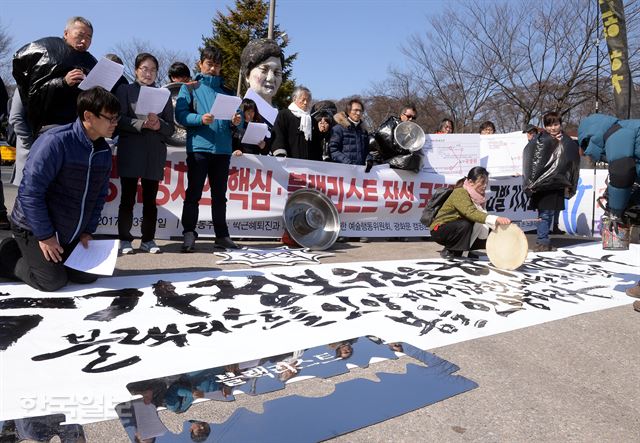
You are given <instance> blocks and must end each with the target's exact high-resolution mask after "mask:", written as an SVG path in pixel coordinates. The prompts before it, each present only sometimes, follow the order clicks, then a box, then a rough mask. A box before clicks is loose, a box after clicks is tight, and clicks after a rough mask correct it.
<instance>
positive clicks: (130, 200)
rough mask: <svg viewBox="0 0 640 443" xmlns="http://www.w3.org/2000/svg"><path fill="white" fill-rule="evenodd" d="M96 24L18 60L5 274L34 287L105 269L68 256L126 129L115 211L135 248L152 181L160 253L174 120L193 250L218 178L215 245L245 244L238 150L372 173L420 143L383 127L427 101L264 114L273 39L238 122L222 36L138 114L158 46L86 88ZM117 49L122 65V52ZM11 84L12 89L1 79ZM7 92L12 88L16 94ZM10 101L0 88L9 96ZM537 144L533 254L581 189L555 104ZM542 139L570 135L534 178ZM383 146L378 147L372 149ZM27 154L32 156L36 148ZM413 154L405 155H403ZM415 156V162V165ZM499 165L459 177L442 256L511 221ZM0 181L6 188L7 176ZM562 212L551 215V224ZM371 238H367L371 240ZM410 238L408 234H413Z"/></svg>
mask: <svg viewBox="0 0 640 443" xmlns="http://www.w3.org/2000/svg"><path fill="white" fill-rule="evenodd" d="M92 38H93V26H92V25H91V23H90V22H89V21H88V20H86V19H85V18H82V17H72V18H71V19H69V21H68V22H67V24H66V27H65V29H64V33H63V37H62V38H59V37H47V38H43V39H40V40H37V41H35V42H31V43H29V44H27V45H25V46H23V47H22V48H20V49H19V50H18V51H17V52H16V54H15V56H14V60H13V74H14V78H15V81H16V85H17V89H16V92H15V93H14V95H13V98H12V99H11V101H10V108H9V110H8V114H9V115H8V121H9V123H10V127H11V128H12V130H13V131H14V133H15V144H16V152H17V154H16V156H17V159H16V163H15V167H14V176H13V178H12V182H13V183H14V184H16V185H18V186H19V189H18V196H17V199H16V202H15V204H14V208H13V212H12V214H11V216H10V217H8V214H7V211H6V208H5V205H4V201H3V200H0V229H11V230H12V231H13V236H12V237H11V238H8V239H5V240H4V241H3V242H2V244H1V245H0V250H1V255H0V276H3V277H9V278H18V279H20V280H22V281H24V282H26V283H28V284H29V285H31V286H33V287H35V288H38V289H41V290H45V291H52V290H56V289H58V288H60V287H62V286H64V285H65V284H66V282H67V281H69V280H71V281H77V282H89V281H93V280H95V276H92V275H90V274H84V273H79V272H78V271H73V270H71V269H69V268H66V267H64V265H63V262H64V260H65V258H66V257H68V255H69V253H70V252H71V251H72V250H73V248H74V247H75V246H76V245H77V244H78V243H82V244H83V245H85V246H86V245H87V243H88V241H89V240H90V239H91V238H92V234H93V233H94V232H95V230H96V228H97V223H98V217H99V215H100V212H101V210H102V207H103V205H104V202H105V197H106V195H107V190H108V181H109V176H110V173H111V155H110V154H111V148H112V146H111V145H110V144H109V143H112V144H114V143H113V142H112V141H111V140H117V143H115V144H116V145H117V169H118V175H119V177H120V185H121V193H120V204H119V209H118V220H119V222H118V237H119V240H120V252H121V253H122V254H131V253H133V252H134V246H133V242H134V240H135V239H134V237H133V235H132V234H131V228H132V221H133V211H134V206H135V202H136V194H137V192H138V186H140V187H141V189H142V213H143V219H142V220H143V222H142V226H141V234H142V236H141V242H140V246H139V250H141V251H143V252H148V253H152V254H155V253H160V252H161V249H160V247H159V246H158V245H157V244H156V243H155V231H156V219H157V212H158V208H157V206H156V196H157V192H158V186H159V182H160V181H161V180H162V178H163V176H164V165H165V161H166V156H167V145H168V144H169V143H170V141H171V136H172V135H173V133H174V130H175V128H176V125H175V124H174V121H175V122H176V123H178V124H179V125H180V126H182V127H183V128H185V130H186V163H187V177H188V187H187V190H186V195H185V198H184V202H183V210H182V216H181V221H182V227H183V245H182V251H183V252H192V251H194V249H195V244H196V240H197V237H198V233H197V231H196V225H197V223H198V215H199V201H200V199H201V197H202V193H203V190H204V185H205V180H206V179H207V178H208V179H209V183H210V192H211V201H212V204H211V217H212V220H213V226H214V231H215V243H216V245H217V246H219V247H223V248H238V246H237V245H236V243H235V242H234V241H233V240H232V239H231V238H230V235H229V229H228V227H227V221H226V197H225V195H226V190H227V181H228V176H229V164H230V158H231V156H232V155H243V154H253V155H273V156H284V157H291V158H299V159H303V160H314V161H330V162H336V163H342V164H350V165H360V166H363V167H365V171H366V172H368V171H369V170H370V169H371V167H372V166H373V165H374V162H387V163H389V164H390V165H391V166H392V167H393V166H394V163H393V161H392V160H390V158H389V157H394V156H398V155H400V154H402V155H403V157H402V158H403V161H404V162H405V163H404V164H405V165H409V164H411V163H410V161H409V160H408V159H410V157H411V153H408V152H404V151H402V149H401V148H397V152H392V153H388V154H389V155H388V156H385V155H380V153H383V151H384V149H383V148H381V147H379V146H378V143H377V142H379V141H380V139H379V138H378V137H377V136H378V135H379V132H381V128H382V126H384V125H391V126H392V127H393V128H395V127H396V126H397V125H398V124H401V123H404V122H407V121H415V119H416V117H417V110H416V107H415V105H413V104H410V103H408V104H405V105H403V106H402V108H401V109H400V112H399V115H398V116H397V117H396V116H392V117H391V118H390V119H388V120H387V121H386V122H385V123H383V125H382V126H381V128H379V129H378V131H376V130H369V129H368V128H366V126H365V123H364V121H363V116H364V113H365V106H364V103H363V102H362V101H361V100H360V99H357V98H354V99H351V100H349V101H348V102H347V104H346V106H345V108H344V110H338V109H337V106H336V105H335V103H333V102H330V101H324V102H318V103H316V104H314V105H313V106H312V104H313V97H312V91H311V90H309V89H308V88H307V87H304V86H302V85H300V86H297V87H296V88H295V89H294V91H293V93H292V95H291V103H290V105H289V106H288V107H287V108H286V109H281V110H279V111H277V116H276V117H275V120H273V121H271V120H269V119H268V118H267V116H263V115H261V113H260V106H261V104H260V103H257V101H258V102H262V101H264V102H265V103H267V104H268V105H271V104H272V98H273V95H274V94H275V93H276V92H277V90H278V88H279V87H280V84H281V83H282V66H283V63H284V55H283V54H282V50H281V48H280V47H279V46H278V45H277V44H276V43H275V42H274V41H272V40H267V39H258V40H255V41H252V42H250V43H249V44H248V45H247V47H246V48H245V49H244V50H243V52H242V56H241V78H243V79H244V81H245V82H246V83H247V86H249V87H250V88H251V89H252V90H253V91H254V92H255V93H256V94H257V95H256V96H255V97H254V98H253V99H252V98H248V97H247V98H245V99H244V100H243V101H242V103H241V105H240V107H239V109H238V111H237V113H236V114H235V115H234V116H233V117H232V118H231V119H230V120H221V119H216V118H215V116H214V115H212V114H211V113H210V112H209V110H210V109H211V107H212V104H213V103H214V101H215V100H216V97H217V96H218V95H219V94H226V95H234V94H233V92H232V91H229V90H228V89H227V88H226V87H225V86H224V79H223V78H222V77H221V75H220V74H221V70H222V63H223V57H222V54H221V52H220V51H219V50H218V49H216V48H214V47H205V48H204V49H202V50H201V54H200V59H199V61H198V62H197V73H196V74H195V75H194V76H192V74H191V72H190V70H189V67H188V66H187V65H185V64H184V63H182V62H179V61H176V62H175V63H173V64H172V65H171V66H170V67H169V69H168V76H169V79H170V81H171V84H174V85H175V84H177V85H178V86H179V93H178V96H177V99H176V102H175V109H174V104H173V102H172V100H168V101H167V103H166V105H165V106H164V109H163V110H162V112H160V113H158V114H155V113H149V114H147V115H140V114H137V113H136V104H137V102H138V97H139V95H140V91H141V88H142V87H152V88H155V87H158V86H159V85H158V84H157V75H158V70H159V68H160V66H159V63H158V60H157V59H156V57H154V56H153V55H152V54H149V53H140V54H138V55H137V57H136V59H135V63H134V68H135V69H134V75H135V78H134V81H133V82H131V83H129V82H128V81H127V80H126V78H124V77H122V78H121V79H119V80H118V82H117V83H116V84H115V86H113V88H112V89H111V91H106V90H104V89H103V88H100V87H95V88H92V89H89V90H87V91H82V90H81V89H80V88H78V85H79V84H80V82H82V80H83V79H84V78H85V77H86V75H87V74H88V72H89V71H90V70H91V69H92V68H93V67H94V66H95V65H96V63H97V61H96V59H95V58H94V57H93V55H91V53H90V52H89V48H90V46H91V42H92ZM107 58H109V59H110V60H112V61H115V62H116V63H120V64H122V60H121V59H120V58H119V57H118V56H117V55H115V54H108V55H107ZM2 90H3V91H5V88H4V85H2ZM7 99H8V97H5V98H4V102H7ZM0 100H2V98H0ZM250 123H264V124H266V125H267V127H268V129H269V131H268V134H267V136H265V138H264V139H263V140H261V141H259V142H257V143H255V144H252V143H245V142H243V136H244V134H245V132H246V131H247V128H248V125H249V124H250ZM433 129H434V130H433V131H432V132H435V133H437V134H452V133H454V132H455V126H454V121H453V120H451V119H448V118H445V119H443V120H442V121H441V123H440V125H439V127H438V128H433ZM479 133H480V134H483V135H490V134H495V133H496V127H495V125H494V123H492V122H490V121H486V122H483V123H482V124H481V125H480V127H479ZM523 133H526V134H527V138H528V140H529V144H527V147H526V148H525V150H524V158H525V160H524V170H523V179H524V189H525V192H527V193H528V194H529V195H530V197H531V203H532V207H533V208H534V209H536V210H537V211H538V216H539V218H540V222H539V223H538V227H537V243H536V247H535V251H536V252H547V251H552V250H554V249H555V248H554V247H553V245H551V241H550V239H549V233H550V232H551V233H559V232H562V231H560V230H559V229H558V228H557V218H558V213H559V211H561V210H563V209H564V202H565V198H568V197H570V196H571V195H572V193H575V187H576V184H577V179H578V163H579V153H578V152H579V148H578V145H577V144H576V142H575V141H574V140H572V139H571V138H570V137H568V136H567V135H566V134H565V133H564V132H563V131H562V119H561V116H560V115H559V114H558V113H555V112H549V113H546V114H545V115H544V116H543V128H537V127H535V126H533V125H527V127H525V128H524V130H523ZM540 146H542V147H544V152H545V156H546V157H545V156H543V158H542V160H545V159H546V160H548V157H549V155H550V153H551V152H553V151H554V150H556V148H557V147H558V146H561V147H562V149H560V156H561V161H558V162H556V163H558V165H557V167H556V168H555V169H554V170H553V171H552V173H551V174H547V177H546V178H547V180H546V181H543V182H541V181H539V180H537V179H538V177H539V175H540V170H541V168H544V167H545V165H544V164H543V163H542V162H541V161H540V158H538V157H540V156H534V157H536V158H535V159H532V158H529V157H531V156H532V155H533V154H532V152H533V151H534V150H536V149H538V148H537V147H540ZM375 151H379V152H375ZM29 153H31V155H29ZM405 154H406V155H405ZM410 168H414V170H418V169H416V168H415V165H413V166H411V167H407V169H410ZM488 176H489V172H488V171H487V170H485V169H484V168H480V167H477V168H473V169H472V170H471V171H469V174H468V176H467V177H466V178H465V179H462V180H461V181H460V183H459V184H458V185H457V186H456V190H455V191H454V192H453V193H452V194H451V196H450V197H449V199H448V200H447V202H446V203H445V204H444V206H443V208H442V210H441V212H440V214H439V215H438V217H437V218H436V220H435V221H434V223H433V224H432V226H431V231H432V236H433V238H434V240H435V241H437V242H438V243H440V244H442V245H443V246H444V249H443V252H442V255H443V257H447V258H449V257H457V256H460V255H461V253H462V252H463V251H470V250H473V249H476V248H478V247H481V246H482V244H481V243H482V239H483V238H486V232H484V231H480V232H478V230H477V229H474V226H475V225H477V224H481V225H487V226H490V227H495V225H496V224H508V223H510V220H509V219H507V218H504V217H496V216H493V215H488V214H487V213H486V210H485V204H484V203H485V200H484V192H485V188H486V185H487V181H488ZM0 191H1V188H0ZM554 219H555V222H554ZM367 240H368V239H366V238H363V239H361V241H367ZM405 240H406V239H405Z"/></svg>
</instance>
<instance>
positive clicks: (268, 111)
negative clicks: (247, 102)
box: [244, 88, 278, 124]
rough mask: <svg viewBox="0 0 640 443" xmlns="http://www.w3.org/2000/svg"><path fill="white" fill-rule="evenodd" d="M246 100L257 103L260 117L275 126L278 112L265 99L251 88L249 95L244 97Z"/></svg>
mask: <svg viewBox="0 0 640 443" xmlns="http://www.w3.org/2000/svg"><path fill="white" fill-rule="evenodd" d="M244 98H249V99H251V100H253V101H254V102H256V106H257V107H258V112H259V113H260V115H261V116H262V117H263V118H264V119H265V120H266V121H268V122H269V123H271V124H273V123H274V122H275V121H276V117H277V116H278V110H277V109H276V108H274V107H273V106H271V105H270V104H269V103H267V101H266V100H265V99H263V98H262V97H260V96H259V95H258V93H257V92H256V91H254V90H253V89H251V88H249V89H248V90H247V93H246V94H245V95H244Z"/></svg>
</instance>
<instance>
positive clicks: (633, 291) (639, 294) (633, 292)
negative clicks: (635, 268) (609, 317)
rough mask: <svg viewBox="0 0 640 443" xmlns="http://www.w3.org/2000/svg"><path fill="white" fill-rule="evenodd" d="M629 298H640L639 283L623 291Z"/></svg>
mask: <svg viewBox="0 0 640 443" xmlns="http://www.w3.org/2000/svg"><path fill="white" fill-rule="evenodd" d="M624 292H625V294H627V295H628V296H629V297H634V298H640V281H639V282H638V284H636V285H635V286H633V287H631V288H628V289H627V290H626V291H624Z"/></svg>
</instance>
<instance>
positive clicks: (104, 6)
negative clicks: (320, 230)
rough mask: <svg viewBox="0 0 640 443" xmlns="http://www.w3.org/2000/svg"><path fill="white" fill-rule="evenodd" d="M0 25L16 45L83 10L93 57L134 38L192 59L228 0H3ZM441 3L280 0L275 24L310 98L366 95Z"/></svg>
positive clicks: (56, 29)
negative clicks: (284, 35) (90, 32)
mask: <svg viewBox="0 0 640 443" xmlns="http://www.w3.org/2000/svg"><path fill="white" fill-rule="evenodd" d="M0 2H1V3H2V8H1V9H2V12H1V13H0V25H1V26H3V27H5V29H6V30H8V32H9V34H10V35H11V36H12V37H13V44H14V49H17V48H18V47H20V46H22V45H23V44H25V43H28V42H30V41H32V40H36V39H38V38H41V37H45V36H50V35H60V36H61V35H62V31H63V29H64V24H65V22H66V20H67V19H68V18H69V17H71V16H73V15H81V16H84V17H86V18H88V19H89V20H91V22H92V23H93V25H94V29H95V33H94V39H93V42H92V45H91V48H90V51H91V53H92V54H93V55H95V56H96V57H100V56H102V55H104V54H105V53H107V52H111V51H112V50H113V49H114V47H115V46H116V45H117V44H119V43H124V42H126V41H128V40H130V39H132V38H137V39H139V40H147V41H150V42H152V43H153V45H154V46H155V47H166V48H171V49H173V50H176V51H177V50H180V51H184V52H187V53H189V54H192V55H193V57H195V56H196V53H197V51H196V49H197V47H198V46H200V44H201V42H202V39H201V37H202V35H207V36H209V35H211V19H212V18H213V17H214V16H215V13H216V11H218V10H224V11H225V12H226V8H227V6H230V5H233V4H234V2H233V1H231V0H173V1H169V0H81V1H80V0H0ZM447 3H449V2H447V1H445V0H386V1H385V0H277V2H276V22H277V23H278V24H280V27H281V29H283V30H284V31H286V32H287V33H288V35H289V38H290V45H289V46H288V48H287V50H289V51H291V52H297V53H298V59H297V60H296V62H295V64H294V68H293V73H294V76H295V78H296V81H297V82H298V83H301V84H304V85H305V86H307V87H309V88H310V89H311V91H312V92H313V95H314V99H324V98H342V97H345V96H348V95H352V94H359V93H363V92H365V91H366V90H367V89H369V88H370V87H371V85H372V82H379V81H382V80H384V79H385V78H386V77H387V70H388V68H389V67H390V66H395V67H402V66H403V63H404V57H403V56H402V55H401V54H400V51H399V48H400V45H401V44H403V43H405V42H406V41H407V38H408V37H409V36H410V35H411V34H413V33H417V32H419V33H422V32H424V31H425V30H426V29H427V27H428V16H429V14H435V13H437V12H439V11H441V10H442V8H443V7H444V5H445V4H447Z"/></svg>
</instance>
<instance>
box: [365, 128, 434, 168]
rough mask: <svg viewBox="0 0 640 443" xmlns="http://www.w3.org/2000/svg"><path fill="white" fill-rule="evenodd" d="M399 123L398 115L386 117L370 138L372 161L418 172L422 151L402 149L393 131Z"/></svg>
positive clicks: (422, 161)
mask: <svg viewBox="0 0 640 443" xmlns="http://www.w3.org/2000/svg"><path fill="white" fill-rule="evenodd" d="M398 124H400V119H399V118H398V117H394V116H391V117H389V118H388V119H386V120H385V121H384V122H383V123H382V124H381V125H380V126H379V127H378V129H377V130H376V132H375V133H374V134H373V137H371V138H370V142H369V147H370V149H371V151H372V152H371V154H372V156H373V159H374V162H375V163H377V164H382V163H388V164H389V166H391V167H392V168H394V169H403V170H406V171H413V172H418V171H420V169H422V164H423V163H424V153H423V152H422V149H421V150H419V151H414V152H412V151H409V150H408V149H404V148H403V147H401V146H400V145H399V144H398V143H396V141H395V137H394V132H395V130H396V127H397V126H398Z"/></svg>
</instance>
